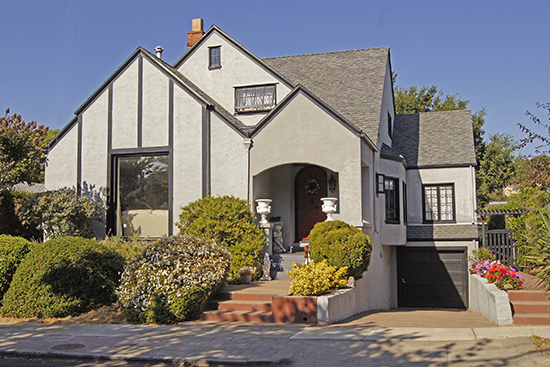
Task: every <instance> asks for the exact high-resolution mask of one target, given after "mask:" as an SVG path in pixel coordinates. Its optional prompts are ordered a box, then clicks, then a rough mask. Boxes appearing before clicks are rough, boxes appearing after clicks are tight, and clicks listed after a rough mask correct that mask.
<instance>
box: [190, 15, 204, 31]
mask: <svg viewBox="0 0 550 367" xmlns="http://www.w3.org/2000/svg"><path fill="white" fill-rule="evenodd" d="M191 30H192V31H193V32H202V31H203V22H202V18H195V19H193V23H192V25H191Z"/></svg>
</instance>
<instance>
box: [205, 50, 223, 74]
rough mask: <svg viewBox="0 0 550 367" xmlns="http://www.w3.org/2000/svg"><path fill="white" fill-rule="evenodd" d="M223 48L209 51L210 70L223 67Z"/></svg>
mask: <svg viewBox="0 0 550 367" xmlns="http://www.w3.org/2000/svg"><path fill="white" fill-rule="evenodd" d="M221 49H222V47H221V46H215V47H210V48H209V49H208V60H209V61H208V67H209V68H210V69H218V68H221V67H222V60H221Z"/></svg>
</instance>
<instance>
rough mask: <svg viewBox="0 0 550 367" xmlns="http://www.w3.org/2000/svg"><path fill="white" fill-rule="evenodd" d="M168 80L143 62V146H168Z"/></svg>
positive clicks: (146, 61)
mask: <svg viewBox="0 0 550 367" xmlns="http://www.w3.org/2000/svg"><path fill="white" fill-rule="evenodd" d="M168 82H169V80H168V78H167V77H166V75H164V74H162V72H161V71H160V70H158V69H157V68H156V67H155V66H154V65H152V64H151V63H150V62H149V61H148V60H147V59H144V60H143V96H142V136H143V137H142V144H143V146H144V147H154V146H166V145H168V103H169V98H168Z"/></svg>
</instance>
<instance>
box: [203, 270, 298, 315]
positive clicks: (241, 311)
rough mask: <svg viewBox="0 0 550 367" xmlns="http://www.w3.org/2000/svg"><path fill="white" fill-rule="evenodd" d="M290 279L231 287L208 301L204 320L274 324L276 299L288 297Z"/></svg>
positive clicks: (227, 287)
mask: <svg viewBox="0 0 550 367" xmlns="http://www.w3.org/2000/svg"><path fill="white" fill-rule="evenodd" d="M289 288H290V280H286V279H281V280H271V281H265V282H261V281H256V282H252V283H250V284H240V285H228V286H226V287H225V288H224V289H223V290H222V291H221V292H219V293H217V294H216V295H215V296H214V298H213V299H211V300H210V301H209V302H208V305H207V308H208V310H207V311H205V312H203V314H202V316H201V320H204V321H227V322H275V318H274V316H273V309H272V307H273V297H276V296H287V295H288V290H289Z"/></svg>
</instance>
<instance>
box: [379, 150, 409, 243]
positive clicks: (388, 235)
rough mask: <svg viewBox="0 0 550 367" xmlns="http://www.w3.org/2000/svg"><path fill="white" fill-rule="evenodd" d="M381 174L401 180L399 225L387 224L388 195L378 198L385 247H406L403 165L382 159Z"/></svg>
mask: <svg viewBox="0 0 550 367" xmlns="http://www.w3.org/2000/svg"><path fill="white" fill-rule="evenodd" d="M380 173H383V174H385V175H386V176H387V177H392V178H397V179H399V184H398V186H399V187H397V190H398V193H399V194H398V195H399V223H398V224H395V223H386V202H385V200H386V195H385V194H380V195H379V197H378V200H379V205H380V210H379V213H380V236H381V238H382V244H384V245H404V244H405V242H406V240H407V227H406V225H405V220H404V215H403V214H404V210H403V203H404V200H403V199H404V195H403V181H404V178H405V177H406V173H405V167H404V166H403V163H401V162H396V161H392V160H388V159H380Z"/></svg>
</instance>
